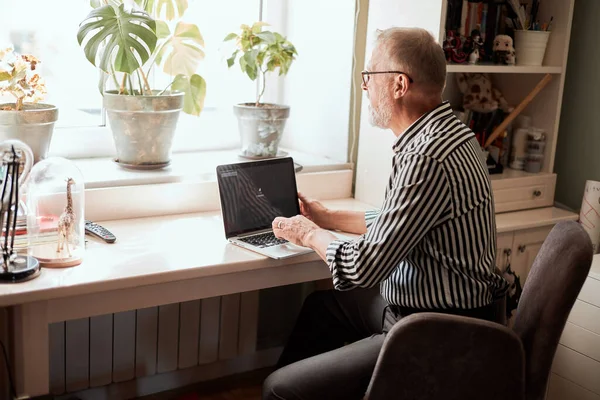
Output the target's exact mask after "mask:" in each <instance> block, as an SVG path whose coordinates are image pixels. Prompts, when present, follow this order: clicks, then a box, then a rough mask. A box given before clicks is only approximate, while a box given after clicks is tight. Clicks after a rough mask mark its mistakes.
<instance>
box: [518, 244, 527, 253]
mask: <svg viewBox="0 0 600 400" xmlns="http://www.w3.org/2000/svg"><path fill="white" fill-rule="evenodd" d="M526 249H527V246H525V245H523V244H522V245H520V246H519V253H525V250H526Z"/></svg>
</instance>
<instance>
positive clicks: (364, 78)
mask: <svg viewBox="0 0 600 400" xmlns="http://www.w3.org/2000/svg"><path fill="white" fill-rule="evenodd" d="M375 74H402V75H406V77H407V78H408V81H409V82H410V83H413V82H414V81H413V79H412V78H411V77H410V75H408V74H407V73H406V72H402V71H367V70H364V71H361V72H360V75H361V76H362V81H363V84H364V85H365V86H367V84H368V83H369V78H370V77H369V75H375Z"/></svg>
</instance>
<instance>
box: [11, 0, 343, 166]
mask: <svg viewBox="0 0 600 400" xmlns="http://www.w3.org/2000/svg"><path fill="white" fill-rule="evenodd" d="M353 3H354V2H352V1H348V0H330V1H327V2H323V1H322V0H263V1H260V0H219V1H209V0H189V9H188V10H187V12H186V14H185V20H186V21H189V22H193V23H195V24H197V25H198V27H199V29H200V32H201V33H202V35H203V37H204V41H205V54H206V56H205V59H204V60H203V62H202V63H201V65H200V68H199V71H198V73H199V74H200V75H202V76H203V77H204V79H205V80H206V82H207V94H206V100H205V108H204V110H203V112H202V114H201V115H200V117H193V116H189V115H186V114H183V113H182V114H181V116H180V119H179V124H178V131H177V134H176V135H175V142H174V144H173V150H174V151H175V152H177V151H190V150H209V149H224V148H235V147H236V146H237V145H238V144H239V135H238V131H237V120H236V118H235V116H234V115H233V105H234V104H236V103H240V102H248V101H252V100H253V99H254V97H255V93H256V83H255V82H252V81H250V80H249V79H248V77H246V76H244V75H243V74H242V72H241V71H240V68H239V67H238V66H237V65H235V66H233V67H232V68H231V69H228V68H227V64H226V62H225V59H226V58H228V57H229V55H230V52H229V47H228V46H227V44H224V43H223V38H224V37H225V36H226V35H227V34H228V33H230V32H237V31H238V29H239V26H240V25H241V24H243V23H245V24H251V23H253V22H255V21H257V20H258V19H259V15H261V12H260V7H261V5H262V7H263V10H262V11H263V12H262V15H263V17H264V18H263V19H264V20H265V21H266V22H268V23H269V24H271V25H272V28H273V29H277V30H278V31H279V32H281V33H283V34H284V35H288V37H289V39H290V40H291V41H292V42H293V43H294V44H295V45H296V47H297V49H298V52H299V57H298V59H297V60H296V61H295V63H294V65H292V68H291V69H290V73H289V74H288V75H287V77H286V78H285V79H281V78H279V77H271V79H270V82H269V83H268V87H267V88H268V91H267V94H266V97H265V98H264V100H265V101H273V102H281V103H286V104H288V105H290V106H291V107H292V114H291V116H290V120H289V121H288V126H287V128H286V133H285V135H284V139H283V143H282V145H283V146H288V147H289V146H292V147H294V148H297V149H298V150H302V151H308V152H314V151H315V149H317V150H316V152H317V153H319V155H325V156H328V157H331V158H334V159H337V160H340V161H345V160H346V153H347V142H348V119H349V115H348V113H349V109H350V104H349V98H350V82H351V78H352V75H351V70H352V51H353V42H354V39H353V31H354V4H353ZM0 9H1V10H3V11H2V13H1V14H0V46H2V47H3V46H4V45H5V44H9V43H12V44H13V45H14V46H15V49H16V50H17V51H18V52H22V53H31V54H33V55H35V56H36V57H38V58H39V59H40V60H41V62H42V63H41V65H40V72H41V74H42V76H43V77H44V78H45V79H46V83H47V85H46V86H47V90H48V95H47V97H46V100H45V102H46V103H51V104H55V105H57V106H58V107H59V113H60V115H59V121H58V123H57V125H56V128H55V132H54V136H53V139H52V144H51V149H50V150H51V153H52V154H55V155H63V156H67V157H89V156H110V155H112V154H114V145H113V143H112V136H111V133H110V129H109V128H108V126H106V125H105V122H104V119H103V112H102V96H101V95H100V92H99V90H98V81H99V73H98V71H97V69H96V68H95V67H94V66H93V65H92V64H90V63H89V62H88V61H87V60H86V58H85V55H84V53H83V49H82V48H81V47H80V46H79V44H78V43H77V40H76V33H77V29H78V27H79V24H80V22H81V21H83V20H84V18H85V17H86V15H87V14H88V13H89V12H90V10H91V7H90V5H89V1H87V0H67V1H65V2H64V5H63V3H61V4H60V5H58V4H57V3H55V2H50V1H47V0H21V1H10V2H9V1H8V0H0ZM31 10H35V12H31ZM323 68H325V70H327V71H329V72H327V73H322V72H320V73H317V71H319V70H320V71H322V70H323ZM167 78H168V77H165V76H160V73H156V74H155V76H154V77H153V81H154V85H153V86H154V88H157V89H162V88H163V87H164V86H166V84H167V83H168V82H169V80H168V79H167ZM315 143H317V144H318V145H317V146H315Z"/></svg>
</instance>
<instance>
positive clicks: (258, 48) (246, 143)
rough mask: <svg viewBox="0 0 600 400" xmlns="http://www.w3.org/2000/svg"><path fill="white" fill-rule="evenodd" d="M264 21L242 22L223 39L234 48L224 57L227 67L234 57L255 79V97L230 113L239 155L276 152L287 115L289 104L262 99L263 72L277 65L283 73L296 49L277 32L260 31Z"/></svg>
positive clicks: (263, 154)
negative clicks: (237, 30) (257, 86)
mask: <svg viewBox="0 0 600 400" xmlns="http://www.w3.org/2000/svg"><path fill="white" fill-rule="evenodd" d="M265 25H267V24H265V23H264V22H257V23H255V24H253V25H252V26H249V25H242V26H241V32H240V33H230V34H229V35H227V36H226V37H225V39H224V41H229V40H234V39H235V44H236V49H235V50H234V51H233V54H232V55H231V57H230V58H228V59H227V66H228V67H229V68H231V67H232V66H233V65H234V64H235V62H236V59H237V60H238V64H239V66H240V68H241V69H242V72H244V73H245V74H246V75H248V77H249V78H250V79H252V80H253V81H255V80H256V79H259V84H260V89H259V91H258V96H257V97H256V101H254V102H252V103H242V104H236V105H235V106H234V113H235V115H236V116H237V118H238V127H239V130H240V136H241V141H242V154H241V155H242V156H245V157H249V158H269V157H275V156H277V149H278V146H279V142H280V141H281V136H282V135H283V130H284V128H285V123H286V121H287V119H288V117H289V115H290V107H289V106H285V105H279V104H270V103H262V102H261V99H262V96H263V94H264V92H265V86H266V81H265V78H266V75H267V73H268V72H274V71H275V70H277V69H279V76H282V75H285V74H287V72H288V71H289V69H290V66H291V64H292V61H294V60H295V59H296V56H297V55H298V53H297V52H296V48H295V47H294V45H293V44H292V43H290V42H289V41H288V40H287V39H286V38H285V37H283V36H282V35H281V34H279V33H277V32H271V31H263V27H264V26H265Z"/></svg>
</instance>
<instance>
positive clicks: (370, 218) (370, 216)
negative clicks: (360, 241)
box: [365, 210, 381, 229]
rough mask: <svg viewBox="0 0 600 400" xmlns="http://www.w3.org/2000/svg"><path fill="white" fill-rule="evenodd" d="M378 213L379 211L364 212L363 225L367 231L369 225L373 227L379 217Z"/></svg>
mask: <svg viewBox="0 0 600 400" xmlns="http://www.w3.org/2000/svg"><path fill="white" fill-rule="evenodd" d="M380 213H381V210H368V211H365V224H366V225H367V229H369V228H370V227H371V225H373V222H375V219H376V218H377V217H378V216H379V214H380Z"/></svg>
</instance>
